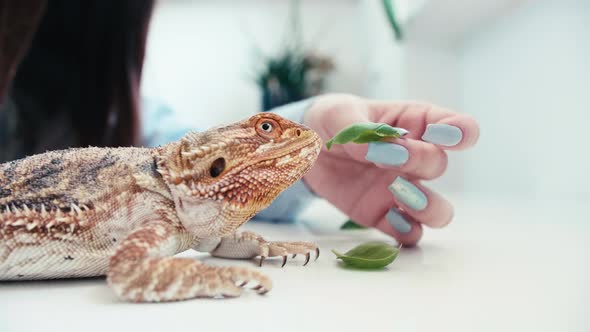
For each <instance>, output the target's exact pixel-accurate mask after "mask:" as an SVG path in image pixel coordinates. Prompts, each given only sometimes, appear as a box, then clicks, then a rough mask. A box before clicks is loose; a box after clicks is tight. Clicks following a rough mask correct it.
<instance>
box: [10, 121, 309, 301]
mask: <svg viewBox="0 0 590 332" xmlns="http://www.w3.org/2000/svg"><path fill="white" fill-rule="evenodd" d="M320 144H321V143H320V139H319V137H318V136H317V134H315V133H314V132H313V131H312V130H310V129H308V128H306V127H304V126H301V125H299V124H296V123H293V122H290V121H288V120H285V119H283V118H281V117H280V116H278V115H275V114H271V113H265V114H259V115H255V116H253V117H251V118H249V119H247V120H244V121H241V122H238V123H235V124H231V125H228V126H224V127H218V128H213V129H210V130H208V131H205V132H203V133H198V134H197V133H189V134H187V135H186V136H185V137H184V138H183V139H181V140H179V141H177V142H173V143H170V144H167V145H164V146H161V147H158V148H153V149H148V148H81V149H69V150H62V151H53V152H47V153H44V154H40V155H35V156H31V157H28V158H25V159H20V160H16V161H12V162H8V163H5V164H2V165H0V280H31V279H50V278H68V277H89V276H100V275H106V276H107V282H108V283H109V285H110V286H111V288H112V289H113V290H114V292H115V293H116V294H117V295H118V296H120V297H121V298H124V299H127V300H131V301H138V302H142V301H169V300H181V299H188V298H193V297H202V296H206V297H213V296H238V295H239V294H240V293H241V290H242V289H241V288H240V286H243V285H245V284H246V283H248V282H250V281H252V282H255V283H257V284H258V286H256V287H255V289H256V290H257V291H258V292H259V293H265V292H267V291H269V290H270V289H271V287H272V283H271V281H270V280H269V279H268V278H267V277H266V276H264V275H263V274H262V273H260V272H258V271H255V270H250V269H246V268H241V267H211V266H207V265H205V264H203V263H201V262H199V261H197V260H194V259H185V258H176V257H172V256H173V255H175V254H176V253H179V252H182V251H184V250H187V249H189V248H194V249H196V250H199V251H204V252H210V253H211V254H212V255H215V256H220V257H228V258H252V257H256V256H260V257H261V263H262V260H263V259H264V258H266V257H272V256H282V257H283V259H285V258H286V257H287V255H294V254H303V255H307V258H308V259H309V255H310V252H313V251H314V250H317V247H316V246H315V245H313V244H311V243H306V242H268V241H266V240H264V239H263V238H262V237H260V236H258V235H256V234H253V233H250V232H240V231H238V228H239V227H240V226H241V225H242V224H243V223H245V222H246V221H247V220H249V219H250V218H251V217H252V216H253V215H254V214H256V213H257V212H259V211H260V210H262V209H263V208H265V207H266V206H268V205H269V204H270V203H271V202H272V200H273V199H274V198H275V197H276V196H277V195H278V194H279V193H280V192H281V191H283V190H284V189H286V188H287V187H288V186H289V185H291V184H292V183H294V182H295V181H297V180H298V179H300V178H301V177H302V176H303V174H304V173H305V172H306V171H307V170H308V169H309V168H310V167H311V166H312V164H313V162H314V161H315V159H316V158H317V155H318V153H319V151H320ZM318 254H319V252H318Z"/></svg>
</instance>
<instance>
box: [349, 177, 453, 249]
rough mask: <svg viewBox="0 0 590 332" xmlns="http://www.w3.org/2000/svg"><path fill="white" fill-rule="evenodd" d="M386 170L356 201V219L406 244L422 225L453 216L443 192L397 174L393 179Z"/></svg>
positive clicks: (414, 239)
mask: <svg viewBox="0 0 590 332" xmlns="http://www.w3.org/2000/svg"><path fill="white" fill-rule="evenodd" d="M383 173H384V174H382V175H380V180H379V181H378V182H375V183H373V184H371V190H370V191H367V192H366V193H365V194H364V195H363V197H362V198H361V200H360V201H358V202H357V204H356V208H355V209H353V211H352V214H351V217H352V219H353V220H357V221H359V222H361V223H362V224H364V225H368V226H372V227H376V228H378V229H379V230H381V231H383V232H385V233H387V234H389V235H391V236H393V237H395V238H396V239H397V240H398V241H400V242H401V243H403V244H405V245H411V244H415V243H416V242H417V241H418V240H419V239H420V237H421V236H422V229H421V227H422V225H426V226H428V227H431V228H440V227H444V226H446V225H447V224H448V223H449V222H450V221H451V220H452V218H453V207H452V206H451V204H450V203H449V202H448V201H447V200H445V199H444V198H443V197H442V196H440V195H439V194H437V193H435V192H433V191H432V190H430V189H428V188H426V187H424V186H422V185H421V184H419V183H418V182H417V181H411V180H407V179H405V178H403V177H401V176H397V177H395V175H394V176H393V177H394V179H393V181H392V180H391V179H392V176H391V175H390V174H388V172H383ZM381 178H382V180H381Z"/></svg>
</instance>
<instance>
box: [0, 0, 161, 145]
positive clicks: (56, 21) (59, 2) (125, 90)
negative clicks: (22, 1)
mask: <svg viewBox="0 0 590 332" xmlns="http://www.w3.org/2000/svg"><path fill="white" fill-rule="evenodd" d="M0 1H3V0H0ZM9 1H10V0H9ZM15 1H19V0H15ZM153 3H154V2H153V1H152V0H85V1H79V0H50V1H47V3H46V9H45V13H44V14H43V15H42V16H41V20H40V22H39V25H38V28H37V30H36V32H35V34H34V36H33V39H32V42H31V45H30V47H29V49H28V52H26V54H25V55H24V57H23V58H22V61H21V62H20V64H18V67H17V68H18V69H17V71H16V75H15V76H14V79H13V80H12V83H11V86H10V89H9V92H10V93H11V97H12V99H13V100H14V102H15V104H16V105H17V110H18V111H19V112H21V108H22V107H23V105H24V107H26V105H27V102H28V103H29V104H30V100H33V101H34V103H35V105H37V106H39V107H38V109H39V110H41V111H42V112H44V113H45V115H47V116H51V115H54V114H57V113H59V112H65V113H67V115H66V117H65V118H66V119H67V120H68V121H70V122H71V128H73V130H74V131H75V136H76V137H77V139H76V144H77V145H78V146H88V145H93V146H129V145H135V144H138V143H139V135H140V126H139V124H140V123H139V84H140V77H141V69H142V64H143V58H144V52H145V43H146V36H147V30H148V24H149V20H150V17H151V12H152V8H153ZM0 80H2V78H0ZM1 83H2V82H0V87H1V86H2V84H1ZM1 93H2V91H0V94H1ZM29 135H32V136H34V135H35V133H34V132H32V133H30V134H29ZM31 138H32V139H34V137H31Z"/></svg>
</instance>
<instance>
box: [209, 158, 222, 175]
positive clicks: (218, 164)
mask: <svg viewBox="0 0 590 332" xmlns="http://www.w3.org/2000/svg"><path fill="white" fill-rule="evenodd" d="M224 170H225V159H223V158H217V159H215V161H214V162H213V163H212V164H211V168H209V174H210V175H211V177H212V178H216V177H218V176H219V175H220V174H221V173H223V171H224Z"/></svg>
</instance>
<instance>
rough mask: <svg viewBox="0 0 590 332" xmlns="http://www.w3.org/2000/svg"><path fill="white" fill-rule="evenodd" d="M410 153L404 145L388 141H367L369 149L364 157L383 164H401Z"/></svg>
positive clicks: (406, 159)
mask: <svg viewBox="0 0 590 332" xmlns="http://www.w3.org/2000/svg"><path fill="white" fill-rule="evenodd" d="M409 157H410V153H409V152H408V149H406V148H405V147H403V146H401V145H399V144H395V143H388V142H371V143H369V151H367V155H366V156H365V159H367V160H368V161H370V162H373V163H377V164H385V165H390V166H400V165H403V164H404V163H405V162H406V161H408V158H409Z"/></svg>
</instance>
